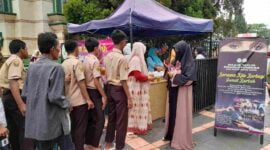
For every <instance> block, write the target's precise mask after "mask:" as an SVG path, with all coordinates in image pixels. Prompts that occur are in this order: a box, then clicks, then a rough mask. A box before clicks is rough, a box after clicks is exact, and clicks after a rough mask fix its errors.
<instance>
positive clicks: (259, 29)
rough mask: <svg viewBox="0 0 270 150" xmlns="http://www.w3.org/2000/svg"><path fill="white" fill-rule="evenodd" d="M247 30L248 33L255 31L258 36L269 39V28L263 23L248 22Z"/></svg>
mask: <svg viewBox="0 0 270 150" xmlns="http://www.w3.org/2000/svg"><path fill="white" fill-rule="evenodd" d="M247 30H248V32H250V33H257V35H258V36H259V37H263V38H268V39H270V29H268V28H267V26H266V25H265V24H249V25H248V28H247Z"/></svg>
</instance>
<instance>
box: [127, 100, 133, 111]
mask: <svg viewBox="0 0 270 150" xmlns="http://www.w3.org/2000/svg"><path fill="white" fill-rule="evenodd" d="M132 107H133V102H132V99H131V98H129V99H128V109H131V108H132Z"/></svg>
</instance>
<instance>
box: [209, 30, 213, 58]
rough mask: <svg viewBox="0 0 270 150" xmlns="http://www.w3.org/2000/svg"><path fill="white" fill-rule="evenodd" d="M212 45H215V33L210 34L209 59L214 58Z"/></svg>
mask: <svg viewBox="0 0 270 150" xmlns="http://www.w3.org/2000/svg"><path fill="white" fill-rule="evenodd" d="M212 44H213V33H212V32H211V33H210V49H209V57H210V58H212Z"/></svg>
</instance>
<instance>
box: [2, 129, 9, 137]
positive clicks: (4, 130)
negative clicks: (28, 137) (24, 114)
mask: <svg viewBox="0 0 270 150" xmlns="http://www.w3.org/2000/svg"><path fill="white" fill-rule="evenodd" d="M8 134H9V131H8V129H7V128H1V127H0V137H7V136H8Z"/></svg>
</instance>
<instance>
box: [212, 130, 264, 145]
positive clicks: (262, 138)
mask: <svg viewBox="0 0 270 150" xmlns="http://www.w3.org/2000/svg"><path fill="white" fill-rule="evenodd" d="M217 132H218V129H217V128H216V127H214V137H217ZM259 136H260V144H261V145H263V143H264V134H263V135H259Z"/></svg>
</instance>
